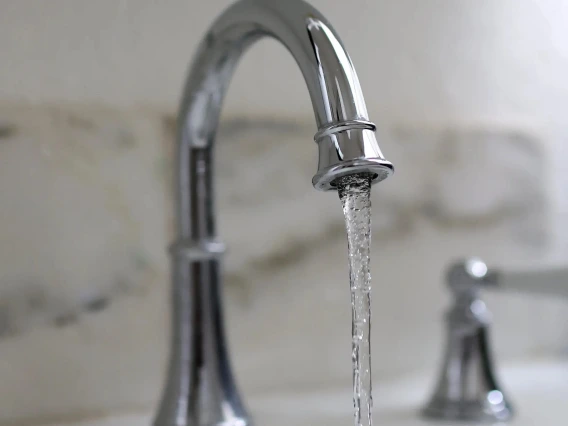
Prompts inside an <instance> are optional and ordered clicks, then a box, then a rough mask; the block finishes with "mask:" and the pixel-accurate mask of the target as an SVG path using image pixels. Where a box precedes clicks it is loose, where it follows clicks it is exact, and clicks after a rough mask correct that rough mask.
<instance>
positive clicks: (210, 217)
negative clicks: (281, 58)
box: [154, 0, 393, 426]
mask: <svg viewBox="0 0 568 426" xmlns="http://www.w3.org/2000/svg"><path fill="white" fill-rule="evenodd" d="M264 36H271V37H273V38H275V39H277V40H279V41H280V42H281V43H283V44H284V46H285V47H286V48H287V49H288V50H289V51H290V53H291V54H292V55H293V56H294V58H295V59H296V62H297V63H298V66H299V67H300V70H301V71H302V74H303V76H304V79H305V81H306V84H307V88H308V91H309V93H310V97H311V101H312V104H313V109H314V114H315V119H316V124H317V127H318V130H317V132H316V134H315V136H314V139H315V142H316V144H317V145H318V149H319V162H318V170H317V173H316V174H315V176H314V177H313V179H312V184H313V186H314V187H315V188H316V189H318V190H323V191H329V190H335V183H334V182H335V181H336V180H337V179H338V178H339V177H342V176H346V175H350V174H355V173H369V174H371V175H372V177H373V182H380V181H381V180H383V179H385V178H386V177H388V176H389V175H390V174H391V173H392V170H393V167H392V164H391V163H390V162H388V161H386V160H385V159H384V157H383V155H382V153H381V150H380V149H379V145H378V144H377V141H376V139H375V125H374V124H373V123H372V122H371V121H369V119H368V117H367V109H366V106H365V102H364V99H363V94H362V91H361V87H360V85H359V80H358V78H357V74H356V73H355V69H354V68H353V64H352V63H351V59H350V58H349V55H348V54H347V52H346V51H345V48H344V46H343V44H342V42H341V41H340V39H339V37H338V36H337V34H336V33H335V31H334V30H333V28H332V27H331V25H330V24H329V23H328V22H327V20H326V19H325V18H324V17H323V16H322V15H321V14H320V13H319V12H318V11H317V10H315V9H314V8H313V7H311V6H310V5H308V4H307V3H305V2H303V1H300V0H286V1H283V0H240V1H238V2H237V3H235V4H233V5H232V6H231V7H229V8H228V9H227V10H226V11H225V12H224V13H223V14H222V15H221V16H220V17H219V18H218V19H217V21H216V22H215V23H214V24H213V25H212V27H211V28H210V30H209V31H208V33H207V34H206V36H205V38H204V39H203V41H202V43H201V45H200V47H199V50H198V52H197V55H196V57H195V58H194V62H193V67H192V69H191V72H190V74H189V77H188V80H187V83H186V87H185V92H184V95H183V99H182V102H181V108H180V112H179V117H178V136H177V138H178V149H177V156H178V158H177V161H178V170H177V182H176V186H177V187H176V191H177V233H178V237H177V241H176V242H175V243H174V244H173V245H172V247H171V254H172V282H173V288H172V311H173V324H172V326H173V330H172V340H171V344H172V347H171V355H170V356H171V358H170V364H169V371H168V377H167V383H166V386H165V390H164V393H163V397H162V401H161V405H160V407H159V410H158V414H157V416H156V418H155V422H154V425H155V426H189V425H191V426H213V425H216V426H249V425H251V420H250V417H249V414H248V413H247V411H246V409H245V406H244V404H243V402H242V399H241V396H240V395H239V392H238V390H237V386H236V384H235V381H234V379H233V375H232V373H231V368H230V362H229V357H228V352H227V346H226V343H225V337H224V327H223V320H222V314H223V312H222V304H221V256H222V254H223V251H224V245H223V243H222V242H221V241H220V239H219V238H218V236H217V232H216V224H215V212H214V200H213V195H214V193H213V186H212V185H213V144H214V139H215V133H216V129H217V127H218V122H219V113H220V110H221V104H222V101H223V96H224V94H225V92H226V89H227V86H228V84H229V80H230V77H231V75H232V73H233V70H234V68H235V66H236V64H237V62H238V60H239V58H240V57H241V55H242V54H243V52H244V51H245V50H246V49H247V48H248V47H249V46H250V45H251V44H253V42H255V41H257V40H258V39H260V38H262V37H264ZM275 178H281V177H280V176H276V177H275Z"/></svg>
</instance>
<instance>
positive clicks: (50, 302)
mask: <svg viewBox="0 0 568 426" xmlns="http://www.w3.org/2000/svg"><path fill="white" fill-rule="evenodd" d="M172 122H173V120H172V118H171V117H168V116H165V115H164V114H161V113H159V112H156V111H147V110H134V109H133V110H127V111H122V110H114V109H105V108H93V107H81V106H68V107H63V106H61V107H57V108H55V107H41V106H26V105H13V104H12V105H0V194H2V203H0V352H1V356H0V396H1V398H0V425H2V426H4V425H6V426H8V425H21V426H23V425H33V424H45V420H44V419H63V420H65V419H74V418H85V417H86V418H97V416H104V415H105V413H116V412H123V413H130V412H138V411H140V410H142V411H144V410H151V407H153V406H154V405H155V402H156V399H157V397H158V395H159V393H160V389H161V386H162V380H163V375H164V371H165V363H166V356H167V334H168V333H167V331H168V327H169V324H168V320H169V318H168V306H167V297H168V286H169V276H168V261H167V257H166V247H167V245H168V244H169V242H170V241H171V239H172V237H173V235H172V232H173V225H172V213H173V212H172V205H173V202H172V191H171V185H170V181H171V177H172V176H171V173H172V167H171V166H172V162H173V152H174V150H173V131H172V129H173V124H172ZM382 127H383V132H382V134H381V139H382V143H381V146H382V148H383V150H384V152H385V154H386V155H387V157H388V158H389V159H390V160H391V161H393V163H395V165H396V167H397V171H396V174H395V175H394V177H393V178H392V179H390V180H388V181H386V182H384V184H381V185H379V186H377V187H376V189H375V190H374V193H373V208H374V211H373V232H374V233H373V262H372V272H373V277H374V293H373V295H374V300H373V303H374V306H373V308H374V312H373V321H374V322H373V351H374V374H375V376H376V380H379V381H380V380H386V379H392V378H396V377H399V376H400V374H403V373H404V374H407V373H408V372H410V371H424V370H431V371H432V372H434V371H435V369H436V367H437V361H438V359H439V357H440V356H441V348H442V340H443V326H442V311H443V309H444V307H445V306H446V305H447V302H448V300H447V299H448V298H447V293H446V291H445V289H444V287H443V283H442V281H441V276H442V272H443V268H444V267H445V265H447V263H448V262H449V261H450V260H451V259H455V258H456V257H461V256H464V255H470V254H476V255H479V256H482V257H485V258H486V259H487V260H488V261H489V262H490V263H494V264H500V263H507V262H509V261H512V260H515V261H517V262H518V261H523V259H531V260H533V261H534V260H535V259H539V258H546V257H548V256H550V255H551V254H554V253H551V252H553V251H554V248H555V247H557V244H555V243H554V235H555V232H556V229H555V228H554V227H553V226H552V224H555V222H554V221H552V220H549V218H550V216H551V215H553V213H554V212H553V205H554V200H553V199H551V195H550V193H549V191H548V183H549V180H548V179H549V176H547V175H546V174H543V173H538V170H546V169H548V167H547V165H548V163H549V161H550V159H549V150H548V148H547V147H548V142H549V141H547V140H544V139H542V138H541V137H540V136H539V135H538V134H532V133H529V132H525V131H519V130H518V129H517V128H516V127H514V126H511V127H510V128H507V127H494V126H477V127H468V126H463V125H457V124H451V123H449V124H447V125H444V126H440V125H436V126H434V125H428V124H421V125H417V124H415V123H413V124H412V125H410V124H408V123H388V124H385V125H384V126H382ZM313 132H314V128H313V125H312V123H311V122H309V121H306V122H304V121H302V120H284V119H275V118H271V117H260V118H255V119H244V118H228V119H226V120H225V121H224V124H223V126H222V129H221V131H220V134H219V146H218V159H217V171H218V177H217V182H216V184H217V188H218V205H219V207H220V230H221V234H222V236H223V238H224V239H225V240H226V242H227V243H228V245H229V253H228V255H227V258H226V264H225V266H226V268H225V269H226V293H225V296H226V299H227V300H226V307H227V313H226V318H227V328H228V332H229V341H230V344H231V348H232V353H233V356H234V364H235V367H236V371H237V374H238V379H239V383H240V384H241V386H242V388H243V389H244V390H245V391H246V392H247V393H250V394H258V393H262V392H276V391H286V390H290V389H294V390H295V391H296V390H301V389H307V388H313V387H314V386H345V387H346V388H348V387H349V382H350V371H349V369H350V363H349V353H350V349H349V330H350V306H349V294H348V285H347V262H346V259H345V256H346V246H345V235H344V230H343V223H342V217H341V209H340V204H339V200H338V199H337V196H336V195H335V194H333V193H320V192H316V191H314V190H313V188H312V187H311V183H310V182H311V177H312V175H313V173H315V170H316V147H315V146H314V144H313V141H312V136H313ZM487 300H488V303H489V306H490V308H492V310H493V311H494V316H495V327H494V331H495V333H494V337H495V339H494V342H495V347H496V350H497V352H498V354H499V357H500V358H502V359H509V358H513V357H518V356H526V355H530V354H535V353H542V352H554V351H557V350H558V349H559V348H560V347H561V346H562V342H563V339H564V338H566V327H565V323H566V320H565V319H566V317H567V316H566V315H567V313H568V312H567V310H568V309H567V307H566V306H565V305H564V304H562V303H561V302H559V301H556V300H547V299H546V298H526V297H523V296H517V295H515V296H513V295H500V294H491V295H487ZM417 354H419V356H417ZM379 383H380V382H379ZM379 388H380V385H379ZM63 420H56V422H59V421H60V423H57V424H63V423H62V422H63ZM65 421H67V420H65ZM87 424H88V423H87ZM92 424H93V425H95V424H96V425H99V424H103V423H92ZM117 424H119V423H117Z"/></svg>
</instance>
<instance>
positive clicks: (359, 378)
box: [338, 174, 373, 426]
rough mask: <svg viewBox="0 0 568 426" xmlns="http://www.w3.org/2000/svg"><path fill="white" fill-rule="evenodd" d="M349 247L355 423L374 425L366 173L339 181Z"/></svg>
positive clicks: (369, 205)
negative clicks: (372, 413)
mask: <svg viewBox="0 0 568 426" xmlns="http://www.w3.org/2000/svg"><path fill="white" fill-rule="evenodd" d="M338 190H339V198H340V199H341V203H342V204H343V214H344V216H345V226H346V228H347V242H348V250H349V278H350V284H351V309H352V316H353V323H352V339H353V340H352V354H351V358H352V361H353V405H354V407H355V426H372V424H373V419H372V415H371V411H372V408H373V397H372V395H371V393H372V385H371V345H370V341H371V333H370V332H371V272H370V270H369V257H370V245H371V199H370V192H371V178H370V176H369V175H367V174H360V175H352V176H347V177H343V178H341V179H340V180H339V181H338Z"/></svg>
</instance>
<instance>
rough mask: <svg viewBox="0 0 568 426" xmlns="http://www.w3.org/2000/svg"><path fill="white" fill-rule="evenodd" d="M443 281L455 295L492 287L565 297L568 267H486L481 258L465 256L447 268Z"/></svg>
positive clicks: (567, 287) (566, 294)
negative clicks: (445, 280) (446, 276)
mask: <svg viewBox="0 0 568 426" xmlns="http://www.w3.org/2000/svg"><path fill="white" fill-rule="evenodd" d="M447 282H448V285H449V287H450V288H451V289H452V291H453V292H454V293H456V294H457V295H460V294H463V293H471V292H476V291H477V290H479V289H489V290H491V289H494V290H503V291H514V292H519V293H527V294H543V295H549V296H559V297H566V298H568V267H566V266H562V265H552V264H549V265H538V266H534V267H525V268H524V269H515V268H490V267H488V266H487V265H486V263H485V262H484V261H483V260H481V259H478V258H469V259H467V260H465V261H460V262H457V263H454V264H453V265H452V266H451V267H450V269H449V272H448V280H447Z"/></svg>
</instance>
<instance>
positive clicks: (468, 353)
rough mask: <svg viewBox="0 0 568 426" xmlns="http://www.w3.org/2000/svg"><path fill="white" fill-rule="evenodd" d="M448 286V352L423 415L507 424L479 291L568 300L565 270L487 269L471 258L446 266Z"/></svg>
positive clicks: (507, 412)
mask: <svg viewBox="0 0 568 426" xmlns="http://www.w3.org/2000/svg"><path fill="white" fill-rule="evenodd" d="M447 283H448V286H449V288H450V290H451V291H452V294H453V304H452V307H451V308H450V310H449V312H448V313H447V316H446V322H447V333H448V337H447V339H448V340H447V345H446V353H445V357H444V362H443V364H442V369H441V373H440V376H439V379H438V383H437V386H436V389H435V391H434V394H433V396H432V398H431V399H430V401H429V402H428V404H427V405H426V407H425V408H424V410H423V412H422V413H423V415H424V416H425V417H427V418H431V419H438V420H464V421H475V422H481V421H483V422H489V423H495V422H501V421H505V420H509V419H510V418H511V416H512V409H511V404H510V402H509V401H508V398H507V397H506V395H505V392H504V391H503V390H502V388H501V387H500V385H499V383H498V381H497V379H496V377H495V376H496V375H495V364H494V359H493V354H492V349H491V342H490V340H489V328H490V325H491V313H490V312H489V310H488V309H487V306H486V305H485V303H484V302H483V300H482V298H481V295H480V293H481V291H482V290H485V289H487V290H502V291H511V292H520V293H528V294H532V293H538V294H544V295H554V296H560V297H568V269H567V268H565V267H558V266H552V265H548V266H547V267H543V266H542V265H541V266H539V267H535V268H528V269H506V268H505V269H490V268H488V266H487V265H486V264H485V262H483V261H482V260H481V259H477V258H470V259H467V260H466V261H463V262H461V261H460V262H457V263H454V264H453V265H452V266H451V267H450V268H449V270H448V274H447Z"/></svg>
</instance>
